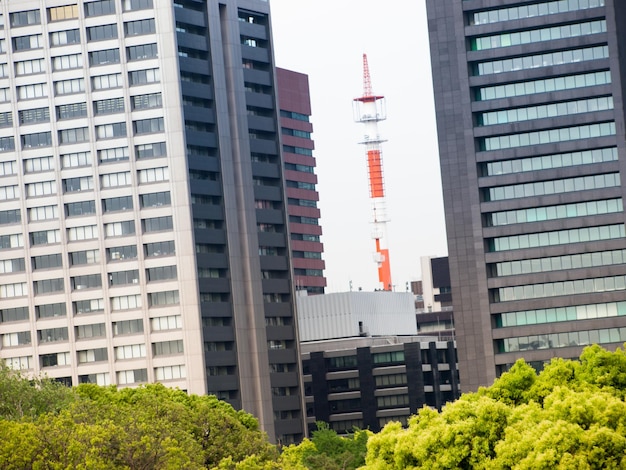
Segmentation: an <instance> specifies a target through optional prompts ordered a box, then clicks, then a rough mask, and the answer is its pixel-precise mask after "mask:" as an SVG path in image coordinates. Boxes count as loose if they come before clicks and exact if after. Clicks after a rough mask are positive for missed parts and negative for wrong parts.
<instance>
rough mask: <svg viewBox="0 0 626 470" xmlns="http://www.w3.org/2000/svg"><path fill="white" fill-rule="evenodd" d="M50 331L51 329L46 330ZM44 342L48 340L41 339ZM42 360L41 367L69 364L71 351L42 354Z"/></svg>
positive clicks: (40, 357)
mask: <svg viewBox="0 0 626 470" xmlns="http://www.w3.org/2000/svg"><path fill="white" fill-rule="evenodd" d="M46 331H50V330H46ZM40 342H42V343H44V342H46V341H40ZM39 359H40V361H41V367H56V366H67V365H69V364H70V353H69V352H61V353H52V354H42V355H41V356H39Z"/></svg>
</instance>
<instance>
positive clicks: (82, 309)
mask: <svg viewBox="0 0 626 470" xmlns="http://www.w3.org/2000/svg"><path fill="white" fill-rule="evenodd" d="M72 306H73V309H74V313H75V314H76V315H82V314H85V313H92V312H101V311H103V310H104V300H103V299H91V300H79V301H76V302H73V303H72Z"/></svg>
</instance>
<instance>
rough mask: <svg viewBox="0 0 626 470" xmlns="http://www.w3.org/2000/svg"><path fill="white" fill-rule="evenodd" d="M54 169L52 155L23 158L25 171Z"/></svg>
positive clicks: (36, 171) (35, 171)
mask: <svg viewBox="0 0 626 470" xmlns="http://www.w3.org/2000/svg"><path fill="white" fill-rule="evenodd" d="M50 170H54V157H36V158H27V159H25V160H24V172H25V173H38V172H40V171H50Z"/></svg>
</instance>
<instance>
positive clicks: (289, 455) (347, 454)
mask: <svg viewBox="0 0 626 470" xmlns="http://www.w3.org/2000/svg"><path fill="white" fill-rule="evenodd" d="M371 434H372V433H370V432H369V431H363V430H355V431H354V433H353V434H352V435H351V436H348V437H343V436H339V435H338V434H337V432H336V431H334V430H332V429H330V427H329V426H328V424H327V423H324V422H322V421H318V422H317V430H315V431H313V433H312V436H311V439H304V440H303V441H302V442H301V443H300V444H298V445H291V446H288V447H286V448H285V449H284V450H283V453H282V455H281V460H280V461H281V463H282V464H283V466H284V468H288V469H293V470H305V469H308V470H354V469H356V468H358V467H360V466H361V465H363V464H364V463H365V453H366V451H367V440H368V438H369V436H370V435H371Z"/></svg>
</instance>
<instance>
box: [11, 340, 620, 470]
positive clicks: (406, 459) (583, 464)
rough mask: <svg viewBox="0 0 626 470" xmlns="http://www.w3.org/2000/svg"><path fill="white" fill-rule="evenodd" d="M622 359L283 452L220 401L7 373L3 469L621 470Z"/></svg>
mask: <svg viewBox="0 0 626 470" xmlns="http://www.w3.org/2000/svg"><path fill="white" fill-rule="evenodd" d="M625 398H626V354H625V353H624V350H623V349H618V350H617V351H615V352H609V351H606V350H604V349H602V348H601V347H599V346H595V345H594V346H590V347H587V348H586V349H585V350H584V351H583V353H582V354H581V356H580V359H579V360H564V359H554V360H552V362H550V363H549V364H548V365H546V366H545V368H544V369H543V370H542V371H541V373H539V374H537V373H536V372H535V370H534V369H533V368H532V367H531V366H529V365H528V364H526V363H525V362H524V361H521V360H520V361H518V362H517V363H515V365H514V366H513V367H512V368H511V369H510V370H509V371H508V372H506V373H504V374H503V375H502V376H501V377H500V378H499V379H497V380H496V381H495V382H494V384H493V385H492V386H490V387H485V388H481V389H480V390H478V392H476V393H466V394H464V395H463V396H462V397H461V398H460V399H459V400H457V401H455V402H453V403H449V404H447V405H446V406H445V407H444V408H443V409H442V410H441V412H437V411H436V410H433V409H431V408H428V407H424V408H423V409H421V410H420V411H419V412H418V413H417V414H416V415H415V416H413V417H411V418H410V419H409V422H408V426H406V427H403V426H402V425H401V424H400V423H389V424H388V425H387V426H385V428H384V429H383V430H382V431H380V432H379V433H377V434H373V433H371V432H369V431H366V430H355V432H354V433H353V434H352V435H351V436H347V437H345V436H338V435H337V433H336V432H335V431H333V430H332V429H330V427H329V426H328V425H327V424H325V423H318V429H317V430H316V431H314V432H313V433H312V435H311V438H310V439H304V440H303V441H302V442H301V443H299V444H297V445H295V444H294V445H291V446H287V447H284V448H282V449H279V448H277V447H276V446H273V445H272V444H270V443H269V441H268V439H267V436H266V435H265V434H264V433H263V432H262V431H261V430H260V429H259V425H258V422H257V420H256V419H255V418H254V417H253V416H252V415H250V414H248V413H246V412H244V411H236V410H234V409H233V408H232V407H231V406H230V405H228V404H227V403H225V402H222V401H220V400H218V399H217V398H215V397H214V396H196V395H188V394H186V393H184V392H182V391H180V390H173V389H169V388H167V387H165V386H163V385H159V384H153V385H146V386H142V387H139V388H126V389H120V390H118V389H116V388H115V387H99V386H96V385H88V384H84V385H80V386H78V387H75V388H73V389H70V388H66V387H64V386H62V385H60V384H57V383H56V382H54V381H52V380H50V379H46V378H36V379H31V378H26V377H23V376H21V375H20V374H19V373H18V372H15V371H12V370H10V369H8V368H6V367H3V366H0V468H2V469H7V470H18V469H19V470H24V469H26V470H29V469H30V470H57V469H59V470H61V469H78V470H88V469H89V470H109V469H111V470H112V469H122V470H160V469H190V470H193V469H218V470H357V469H361V470H396V469H398V470H399V469H434V470H437V469H478V470H483V469H484V470H495V469H507V470H527V469H528V470H530V469H533V470H535V469H563V470H565V469H568V470H569V469H581V470H582V469H589V470H591V469H625V468H626V403H625Z"/></svg>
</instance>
